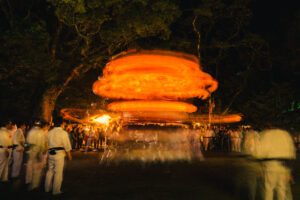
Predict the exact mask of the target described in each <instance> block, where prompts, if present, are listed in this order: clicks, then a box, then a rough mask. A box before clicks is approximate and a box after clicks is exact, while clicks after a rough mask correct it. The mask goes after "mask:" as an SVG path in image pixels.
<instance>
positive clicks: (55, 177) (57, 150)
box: [45, 127, 72, 195]
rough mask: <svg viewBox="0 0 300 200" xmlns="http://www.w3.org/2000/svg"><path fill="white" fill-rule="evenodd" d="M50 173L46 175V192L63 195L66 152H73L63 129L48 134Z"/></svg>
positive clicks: (56, 128) (55, 129) (59, 128)
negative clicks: (62, 185) (62, 186)
mask: <svg viewBox="0 0 300 200" xmlns="http://www.w3.org/2000/svg"><path fill="white" fill-rule="evenodd" d="M48 149H49V156H48V171H47V173H46V181H45V191H46V192H50V191H51V189H52V194H53V195H57V194H60V193H61V190H60V189H61V184H62V181H63V169H64V159H65V152H69V151H71V150H72V146H71V142H70V139H69V136H68V133H67V132H66V131H64V130H63V129H62V128H61V127H55V128H53V129H52V130H50V131H49V132H48Z"/></svg>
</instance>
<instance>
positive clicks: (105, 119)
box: [89, 115, 111, 126]
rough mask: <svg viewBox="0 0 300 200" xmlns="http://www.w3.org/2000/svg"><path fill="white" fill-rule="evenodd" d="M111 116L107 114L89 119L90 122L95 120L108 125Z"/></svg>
mask: <svg viewBox="0 0 300 200" xmlns="http://www.w3.org/2000/svg"><path fill="white" fill-rule="evenodd" d="M110 120H111V117H110V116H109V115H101V116H95V117H92V118H90V119H89V121H90V122H97V123H100V124H103V125H106V126H108V125H109V123H110Z"/></svg>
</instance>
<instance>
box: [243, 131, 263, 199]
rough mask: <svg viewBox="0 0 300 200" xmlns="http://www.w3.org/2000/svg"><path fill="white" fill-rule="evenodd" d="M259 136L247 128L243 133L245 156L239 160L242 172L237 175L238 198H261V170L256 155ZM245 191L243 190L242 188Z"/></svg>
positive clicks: (258, 146)
mask: <svg viewBox="0 0 300 200" xmlns="http://www.w3.org/2000/svg"><path fill="white" fill-rule="evenodd" d="M259 139H260V136H259V134H258V132H257V131H255V130H248V131H246V133H245V139H244V143H243V153H244V155H245V158H244V159H242V160H241V161H242V162H241V171H242V174H241V175H239V176H238V180H237V185H238V186H239V187H240V188H241V189H242V190H241V193H240V195H241V196H240V198H239V199H249V200H255V199H261V198H258V197H261V192H262V191H261V188H262V179H263V176H262V174H263V172H262V167H261V165H260V163H259V162H257V156H258V154H259V152H260V148H261V146H260V140H259ZM243 189H244V190H245V191H244V190H243Z"/></svg>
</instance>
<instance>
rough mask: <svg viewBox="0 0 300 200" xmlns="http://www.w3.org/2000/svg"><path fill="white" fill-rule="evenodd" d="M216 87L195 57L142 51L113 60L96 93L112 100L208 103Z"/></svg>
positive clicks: (95, 85)
mask: <svg viewBox="0 0 300 200" xmlns="http://www.w3.org/2000/svg"><path fill="white" fill-rule="evenodd" d="M217 87H218V83H217V81H216V80H215V79H213V78H212V77H211V76H210V75H209V74H207V73H205V72H203V71H201V69H200V66H199V64H198V59H197V58H196V57H194V56H190V55H187V54H183V53H175V52H169V51H141V52H138V53H136V52H135V53H127V54H125V55H122V56H121V57H120V56H119V57H116V58H114V59H113V60H111V61H110V62H109V63H108V64H107V65H106V67H105V69H104V70H103V77H102V78H101V79H100V80H98V81H96V82H95V83H94V85H93V91H94V93H95V94H97V95H100V96H105V97H108V98H112V99H139V100H146V99H147V100H158V99H159V100H177V99H186V98H193V97H199V98H202V99H205V98H207V97H208V96H209V95H210V93H212V92H214V91H215V90H216V89H217Z"/></svg>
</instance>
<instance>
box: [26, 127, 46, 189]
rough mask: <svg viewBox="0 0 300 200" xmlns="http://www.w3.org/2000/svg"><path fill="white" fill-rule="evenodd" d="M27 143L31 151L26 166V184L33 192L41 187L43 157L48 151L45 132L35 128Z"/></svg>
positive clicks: (28, 136)
mask: <svg viewBox="0 0 300 200" xmlns="http://www.w3.org/2000/svg"><path fill="white" fill-rule="evenodd" d="M26 143H27V144H28V145H29V150H28V151H27V152H26V153H27V155H28V160H27V165H26V178H25V182H26V184H30V187H29V189H30V190H33V189H36V188H38V187H39V186H40V182H41V176H42V171H43V168H44V166H43V155H44V153H45V151H46V138H45V132H44V130H43V129H42V128H40V127H37V126H35V127H33V128H32V129H30V131H29V132H28V135H27V137H26Z"/></svg>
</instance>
